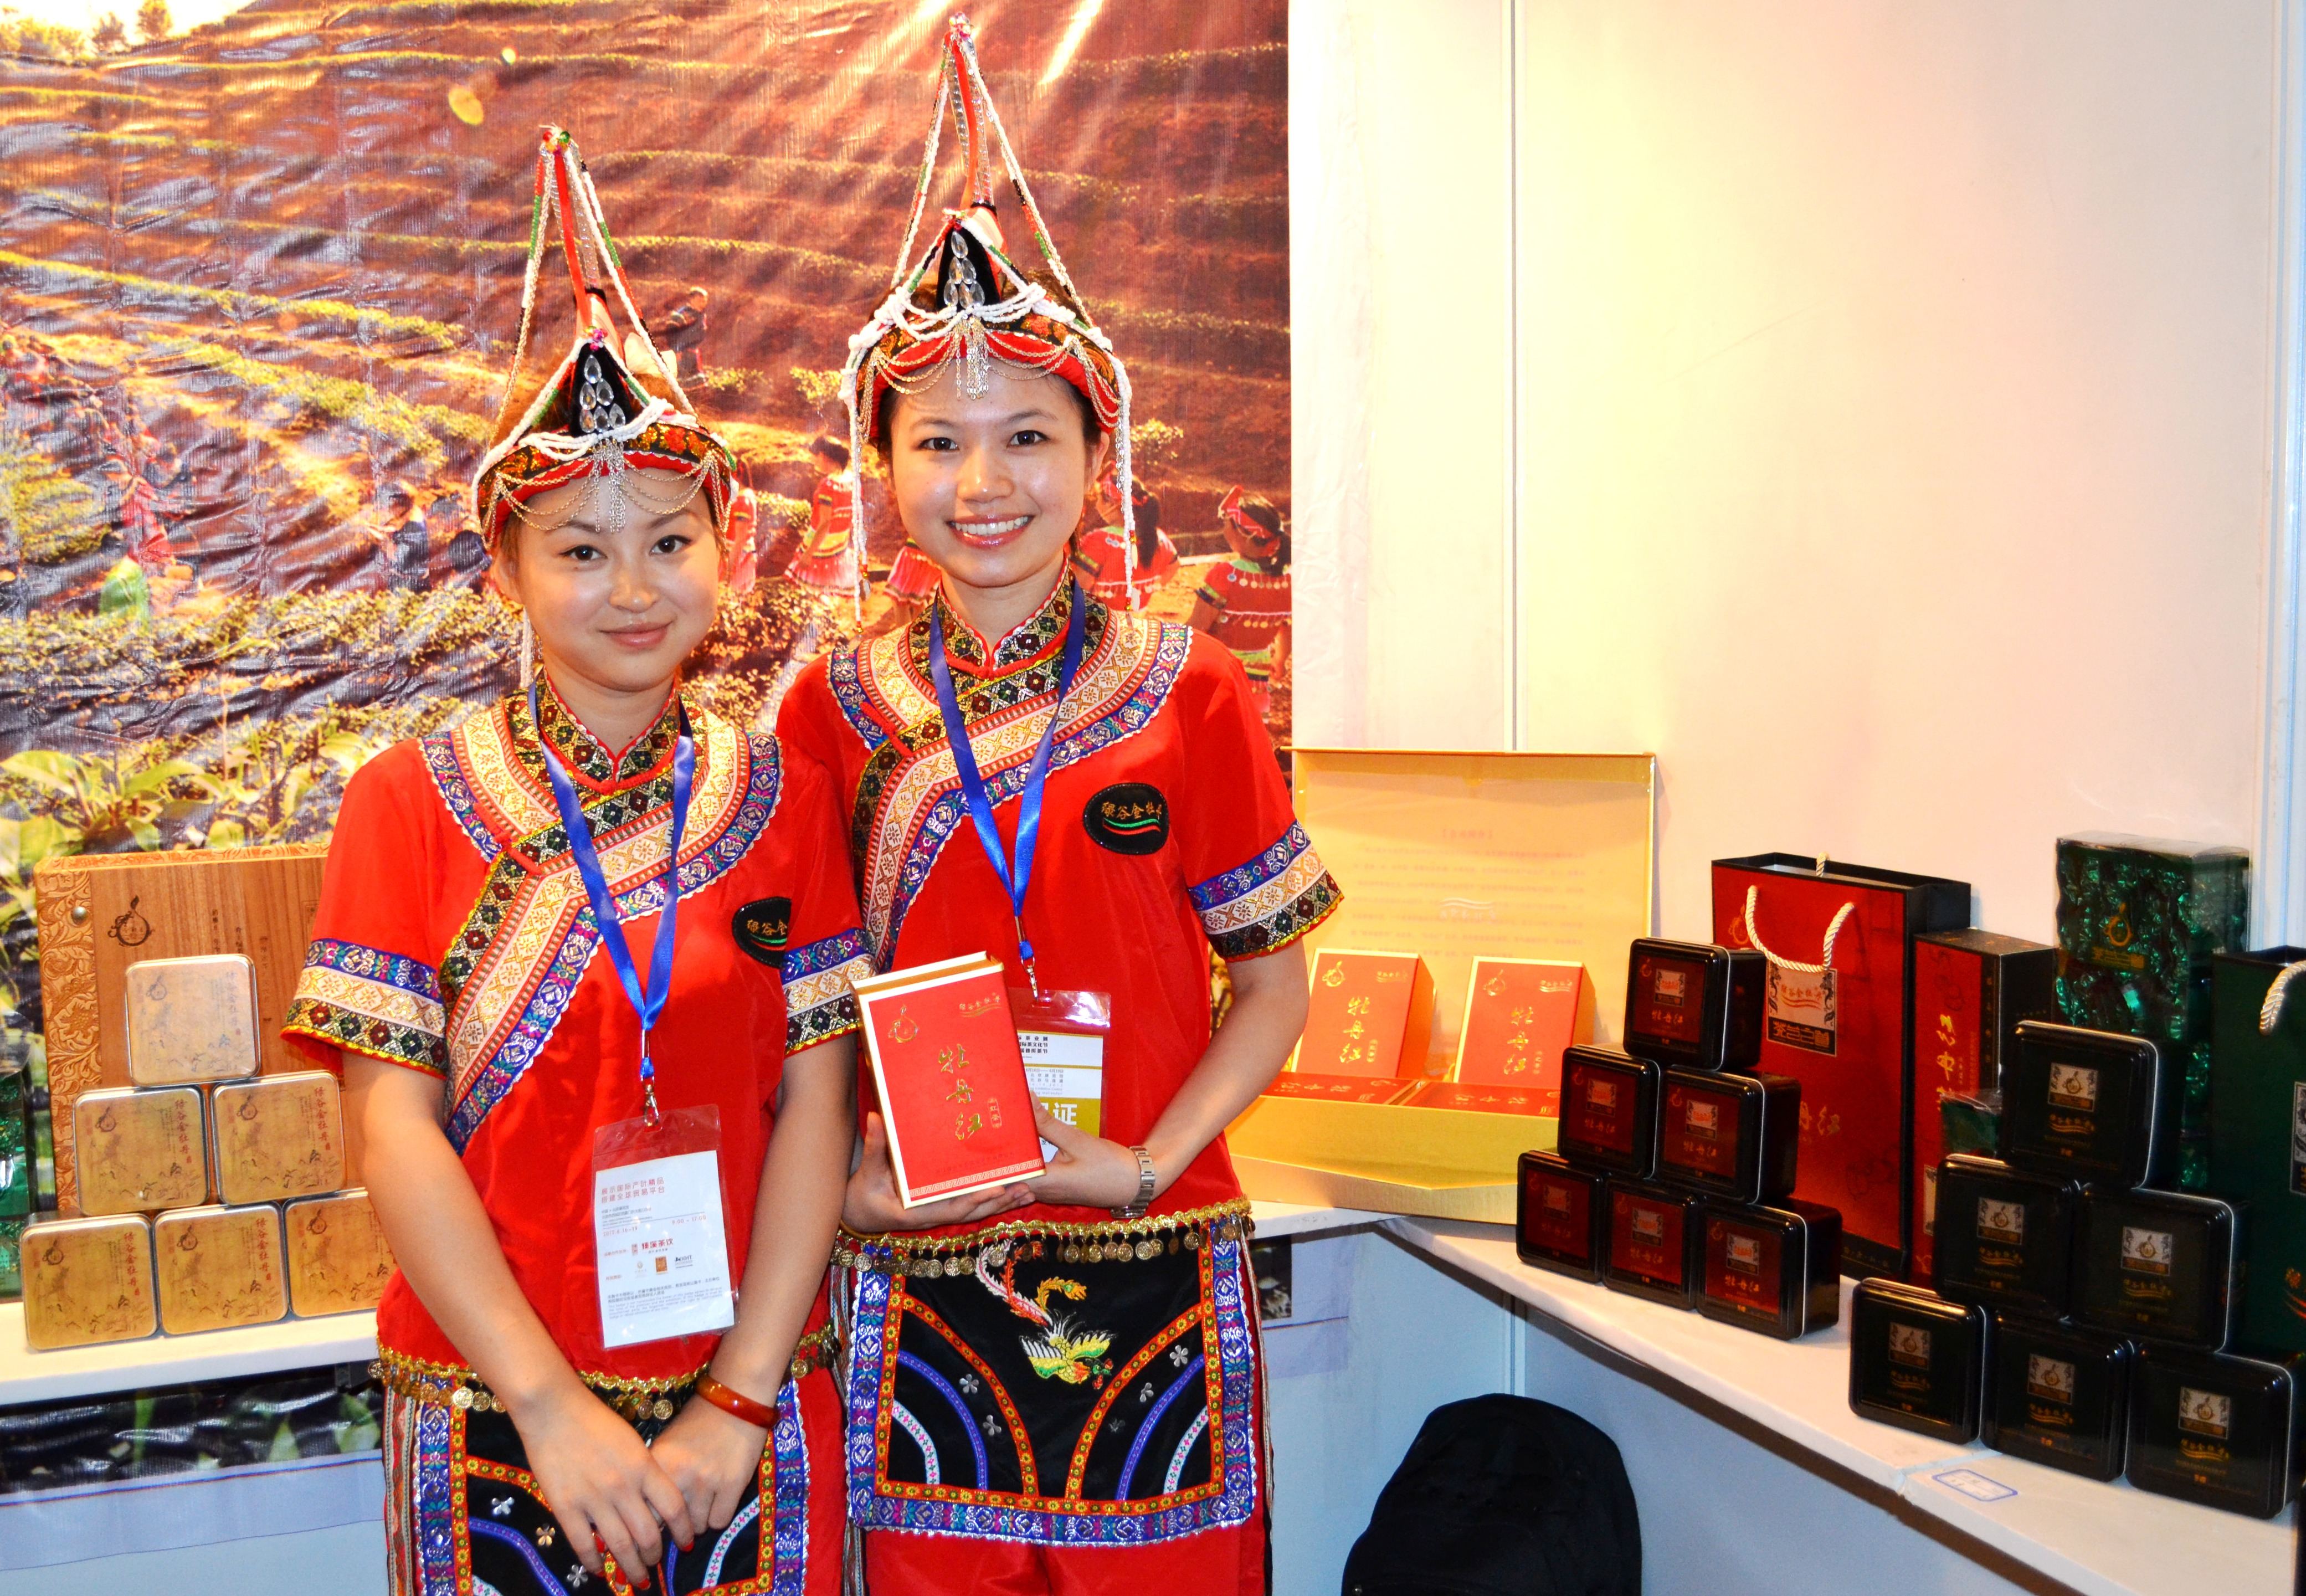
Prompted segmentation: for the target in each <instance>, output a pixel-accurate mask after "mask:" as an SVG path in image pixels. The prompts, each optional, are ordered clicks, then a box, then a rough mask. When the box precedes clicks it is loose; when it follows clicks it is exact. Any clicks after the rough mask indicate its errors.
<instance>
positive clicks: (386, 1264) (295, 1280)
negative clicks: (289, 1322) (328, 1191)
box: [288, 1186, 394, 1319]
mask: <svg viewBox="0 0 2306 1596" xmlns="http://www.w3.org/2000/svg"><path fill="white" fill-rule="evenodd" d="M393 1267H394V1265H393V1261H392V1249H391V1247H390V1246H389V1245H388V1244H387V1243H386V1242H385V1239H384V1227H383V1226H382V1225H379V1224H378V1223H377V1222H376V1209H375V1208H373V1207H372V1206H371V1205H370V1203H369V1200H368V1191H367V1190H366V1189H365V1188H363V1187H359V1186H355V1187H354V1188H353V1189H352V1190H351V1191H339V1192H337V1193H336V1194H335V1195H334V1196H332V1197H308V1198H305V1199H303V1200H302V1201H300V1202H292V1203H290V1204H289V1205H288V1301H289V1304H290V1306H292V1307H294V1308H295V1310H296V1317H297V1318H299V1319H314V1318H317V1317H319V1316H320V1315H321V1314H324V1313H357V1312H359V1311H360V1310H363V1309H365V1308H373V1307H375V1306H376V1305H377V1302H378V1301H379V1299H380V1298H381V1297H382V1296H383V1295H384V1286H385V1282H387V1281H388V1280H390V1279H391V1278H392V1271H393Z"/></svg>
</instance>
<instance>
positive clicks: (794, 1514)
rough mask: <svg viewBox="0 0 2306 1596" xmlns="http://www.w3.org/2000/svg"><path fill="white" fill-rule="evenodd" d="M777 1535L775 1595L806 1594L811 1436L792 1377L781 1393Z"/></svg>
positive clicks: (776, 1442) (777, 1439)
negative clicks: (802, 1422)
mask: <svg viewBox="0 0 2306 1596" xmlns="http://www.w3.org/2000/svg"><path fill="white" fill-rule="evenodd" d="M773 1444H774V1446H775V1448H776V1471H775V1479H774V1481H773V1483H774V1485H775V1488H776V1493H777V1499H776V1519H775V1536H774V1539H773V1541H772V1542H771V1546H770V1549H771V1555H772V1556H773V1557H774V1558H776V1563H775V1567H776V1578H775V1579H774V1580H773V1582H772V1583H771V1584H770V1586H769V1590H770V1592H772V1596H803V1593H804V1592H806V1590H807V1585H808V1439H807V1434H806V1432H805V1431H804V1430H802V1428H801V1421H800V1387H799V1386H797V1385H796V1384H794V1383H793V1382H792V1381H790V1380H787V1381H786V1382H785V1388H784V1389H783V1390H782V1391H781V1392H779V1393H778V1394H777V1428H776V1430H775V1434H774V1437H773Z"/></svg>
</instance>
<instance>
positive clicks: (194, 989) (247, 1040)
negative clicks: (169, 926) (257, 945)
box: [121, 953, 262, 1086]
mask: <svg viewBox="0 0 2306 1596" xmlns="http://www.w3.org/2000/svg"><path fill="white" fill-rule="evenodd" d="M121 984H122V986H123V988H124V992H125V994H126V996H127V1033H128V1079H129V1080H131V1081H132V1082H133V1083H135V1084H136V1085H138V1086H190V1085H201V1086H206V1085H211V1084H213V1083H215V1082H217V1081H219V1080H237V1079H239V1078H240V1077H242V1076H244V1075H253V1074H255V1073H256V1068H257V1063H258V1062H259V1060H260V1056H261V1054H262V1043H261V1039H260V1037H259V1035H258V1030H257V1019H256V965H255V963H254V962H253V961H252V960H250V959H249V957H248V956H247V955H246V954H244V953H201V954H198V955H195V956H194V957H192V958H189V959H144V960H138V961H137V962H136V963H134V964H132V965H130V966H129V967H128V969H127V970H126V972H125V974H124V976H123V977H122V983H121Z"/></svg>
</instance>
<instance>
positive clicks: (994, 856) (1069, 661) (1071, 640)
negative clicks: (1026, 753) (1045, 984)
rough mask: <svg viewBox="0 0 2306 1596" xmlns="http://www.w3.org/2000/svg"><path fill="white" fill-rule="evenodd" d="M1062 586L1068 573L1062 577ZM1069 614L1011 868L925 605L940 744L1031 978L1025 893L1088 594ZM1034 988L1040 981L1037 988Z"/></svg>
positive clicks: (938, 622)
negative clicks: (1005, 898)
mask: <svg viewBox="0 0 2306 1596" xmlns="http://www.w3.org/2000/svg"><path fill="white" fill-rule="evenodd" d="M1063 579H1064V580H1065V581H1068V582H1070V581H1072V573H1071V572H1070V571H1069V572H1067V573H1066V574H1065V576H1064V578H1063ZM1072 606H1073V612H1072V619H1070V620H1068V621H1067V622H1066V623H1065V652H1064V659H1063V662H1062V663H1061V664H1060V665H1059V666H1058V667H1057V699H1056V702H1055V704H1051V705H1050V706H1049V723H1048V724H1047V725H1046V726H1044V727H1043V728H1041V740H1040V742H1039V744H1038V746H1037V747H1035V748H1034V749H1033V763H1032V764H1031V766H1030V767H1029V769H1028V770H1027V771H1026V772H1025V791H1024V794H1023V796H1022V797H1021V798H1019V799H1018V801H1017V852H1016V858H1015V862H1014V863H1013V864H1012V862H1011V861H1010V860H1009V859H1008V858H1004V852H1003V849H1002V847H1001V828H1000V827H998V826H996V825H995V824H993V799H992V797H991V795H990V794H988V793H987V792H986V789H985V776H984V774H983V772H980V771H979V770H978V768H977V750H976V749H974V748H972V747H969V723H968V722H967V721H963V720H962V719H961V702H960V700H959V699H957V698H955V697H954V696H953V691H952V667H951V666H950V665H948V664H946V663H945V659H944V611H943V609H942V607H941V606H940V605H938V604H935V603H932V604H931V605H930V606H929V674H930V675H931V676H932V677H934V678H935V679H936V691H937V711H938V713H940V714H942V715H943V716H944V739H945V741H946V742H948V743H950V744H951V745H952V763H953V764H954V766H955V768H956V769H957V770H958V772H959V773H960V776H961V794H962V796H963V797H965V798H968V800H969V818H970V819H972V820H974V821H975V822H977V840H978V841H979V842H981V843H983V844H984V845H985V857H986V858H988V859H990V860H992V861H993V873H994V874H995V875H998V876H999V877H1000V878H1001V885H1002V889H1003V890H1004V892H1007V893H1008V894H1009V911H1010V915H1011V917H1012V918H1013V919H1014V920H1015V921H1016V923H1017V954H1018V957H1020V958H1021V959H1022V960H1024V961H1025V973H1026V976H1027V977H1028V978H1029V979H1030V978H1031V977H1032V972H1033V944H1032V943H1029V942H1028V941H1026V940H1025V890H1026V888H1027V887H1028V886H1029V885H1030V884H1031V883H1032V879H1033V853H1034V849H1035V847H1036V845H1037V844H1038V842H1039V841H1040V838H1041V789H1042V787H1043V786H1044V784H1046V782H1047V781H1048V779H1049V752H1050V750H1051V749H1052V748H1054V747H1055V746H1056V741H1057V721H1058V720H1059V719H1060V718H1061V717H1062V716H1063V713H1064V707H1065V695H1066V694H1068V693H1070V692H1072V689H1073V672H1074V671H1076V670H1079V669H1080V657H1081V638H1082V636H1083V635H1084V633H1085V632H1086V631H1087V629H1088V628H1087V622H1086V620H1085V619H1084V617H1085V615H1086V614H1087V612H1088V610H1089V600H1088V595H1086V594H1085V593H1081V592H1080V591H1079V590H1078V589H1076V590H1075V592H1074V593H1073V595H1072ZM1035 985H1036V986H1038V982H1036V983H1035Z"/></svg>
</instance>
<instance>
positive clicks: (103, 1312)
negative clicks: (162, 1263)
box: [23, 1214, 160, 1352]
mask: <svg viewBox="0 0 2306 1596" xmlns="http://www.w3.org/2000/svg"><path fill="white" fill-rule="evenodd" d="M23 1256H24V1339H25V1341H26V1342H27V1343H29V1344H30V1346H31V1347H32V1350H33V1351H35V1352H53V1351H56V1350H57V1349H59V1348H62V1347H68V1346H93V1345H95V1344H98V1343H99V1342H107V1341H141V1340H142V1339H143V1338H144V1337H145V1336H149V1335H151V1334H152V1333H153V1332H154V1331H156V1330H157V1329H158V1328H159V1325H160V1320H159V1314H158V1310H157V1309H156V1307H155V1306H154V1298H153V1292H152V1227H151V1225H149V1223H148V1222H147V1221H146V1220H145V1218H144V1216H142V1215H141V1214H115V1215H111V1216H106V1217H103V1218H94V1219H57V1220H51V1221H49V1222H48V1223H47V1224H45V1225H29V1226H27V1227H26V1228H25V1231H24V1255H23Z"/></svg>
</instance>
